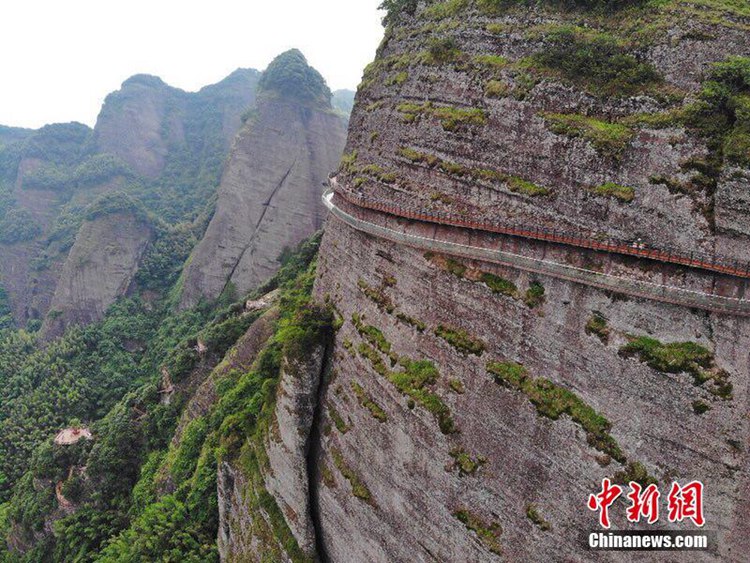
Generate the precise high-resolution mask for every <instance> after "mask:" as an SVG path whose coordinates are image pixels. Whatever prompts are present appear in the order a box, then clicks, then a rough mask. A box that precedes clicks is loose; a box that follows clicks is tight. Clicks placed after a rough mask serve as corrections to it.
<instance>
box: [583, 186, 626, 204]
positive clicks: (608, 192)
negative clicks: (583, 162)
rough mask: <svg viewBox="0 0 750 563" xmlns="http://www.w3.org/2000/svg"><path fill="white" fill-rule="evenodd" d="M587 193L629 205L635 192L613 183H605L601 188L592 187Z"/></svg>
mask: <svg viewBox="0 0 750 563" xmlns="http://www.w3.org/2000/svg"><path fill="white" fill-rule="evenodd" d="M589 191H590V192H591V193H593V194H596V195H601V196H605V197H611V198H613V199H616V200H618V201H621V202H623V203H630V202H632V201H633V199H635V190H634V189H633V188H631V187H630V186H621V185H620V184H615V183H614V182H607V183H605V184H602V185H601V186H592V187H591V188H589Z"/></svg>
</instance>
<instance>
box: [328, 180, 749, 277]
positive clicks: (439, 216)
mask: <svg viewBox="0 0 750 563" xmlns="http://www.w3.org/2000/svg"><path fill="white" fill-rule="evenodd" d="M331 185H332V186H333V190H334V192H335V193H336V194H337V195H338V196H340V197H342V198H343V199H344V200H346V201H348V202H349V203H351V204H352V205H356V206H357V207H363V208H365V209H372V210H373V211H380V212H382V213H388V214H390V215H396V216H398V217H403V218H406V219H414V220H417V221H426V222H430V223H438V224H440V225H449V226H453V227H463V228H467V229H474V230H478V231H485V232H490V233H498V234H504V235H511V236H517V237H523V238H529V239H534V240H542V241H547V242H555V243H559V244H567V245H570V246H577V247H579V248H587V249H591V250H600V251H603V252H611V253H616V254H624V255H628V256H635V257H638V258H646V259H649V260H657V261H659V262H666V263H670V264H678V265H681V266H688V267H690V268H698V269H702V270H708V271H711V272H718V273H721V274H727V275H730V276H736V277H741V278H746V279H750V261H748V262H740V261H739V260H734V259H732V258H728V257H724V256H721V255H718V254H716V255H708V254H705V253H698V252H692V253H690V254H685V253H684V252H683V251H679V250H676V249H669V248H667V249H664V248H662V249H659V248H652V247H648V246H646V245H644V244H640V243H634V242H629V241H624V240H617V239H607V240H598V239H597V238H594V237H592V236H589V235H585V234H581V233H570V232H566V231H558V230H556V229H547V228H544V227H532V226H529V225H525V224H522V223H513V222H508V221H493V222H489V223H488V222H483V221H472V220H469V219H467V218H466V217H463V216H461V215H456V214H454V213H443V212H430V211H427V210H424V209H419V208H417V207H413V206H403V205H395V204H393V203H390V202H384V201H379V200H376V199H372V198H366V197H365V196H363V195H362V194H357V193H354V192H351V191H349V190H345V189H343V188H342V187H341V186H340V185H339V183H338V181H337V180H336V178H332V179H331Z"/></svg>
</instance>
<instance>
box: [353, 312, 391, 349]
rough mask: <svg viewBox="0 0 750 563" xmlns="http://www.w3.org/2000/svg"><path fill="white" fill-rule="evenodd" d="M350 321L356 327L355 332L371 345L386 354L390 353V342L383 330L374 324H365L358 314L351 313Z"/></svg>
mask: <svg viewBox="0 0 750 563" xmlns="http://www.w3.org/2000/svg"><path fill="white" fill-rule="evenodd" d="M352 323H354V326H355V327H356V329H357V332H359V334H360V335H361V336H362V337H363V338H364V339H365V340H367V341H368V342H369V343H370V344H371V345H373V346H374V347H375V348H377V349H378V350H380V352H382V353H383V354H385V355H386V356H387V355H389V354H390V353H391V343H390V342H388V340H387V339H386V337H385V335H384V334H383V332H382V331H381V330H380V329H379V328H378V327H375V326H372V325H366V324H364V323H363V322H362V319H361V318H360V316H359V315H357V314H354V315H352Z"/></svg>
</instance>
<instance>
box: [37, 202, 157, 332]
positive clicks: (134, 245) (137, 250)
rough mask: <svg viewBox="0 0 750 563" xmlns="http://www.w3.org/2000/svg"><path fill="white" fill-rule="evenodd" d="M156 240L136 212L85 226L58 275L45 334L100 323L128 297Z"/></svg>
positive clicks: (96, 221)
mask: <svg viewBox="0 0 750 563" xmlns="http://www.w3.org/2000/svg"><path fill="white" fill-rule="evenodd" d="M153 236H154V230H153V227H152V226H151V225H150V224H149V222H148V221H147V220H145V219H143V218H142V217H141V216H140V215H138V214H136V213H128V212H124V213H117V214H114V215H102V216H98V217H96V218H94V219H93V220H91V221H87V222H86V223H84V225H83V227H82V228H81V230H80V231H79V233H78V235H77V236H76V242H75V244H74V245H73V248H72V249H71V251H70V254H69V255H68V258H67V260H66V262H65V266H64V267H63V269H62V272H61V274H60V279H59V281H58V284H57V289H56V290H55V296H54V298H53V299H52V304H51V307H50V312H49V314H48V315H47V319H46V320H45V323H44V326H43V333H44V334H45V336H46V337H48V338H49V337H54V336H58V335H59V334H61V333H62V331H63V330H64V328H65V327H67V326H69V325H71V324H81V325H84V324H88V323H91V322H95V321H97V320H100V319H101V318H102V317H103V316H104V313H105V312H106V310H107V309H108V308H109V306H110V305H112V303H114V302H115V300H116V299H117V298H118V297H121V296H123V295H125V294H126V293H127V291H128V288H129V287H130V284H131V282H132V281H133V278H134V276H135V274H136V272H137V271H138V265H139V263H140V259H141V256H142V255H143V253H144V251H145V249H146V247H147V246H148V244H149V242H151V240H152V239H153Z"/></svg>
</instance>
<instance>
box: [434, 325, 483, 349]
mask: <svg viewBox="0 0 750 563" xmlns="http://www.w3.org/2000/svg"><path fill="white" fill-rule="evenodd" d="M435 336H438V337H440V338H442V339H443V340H445V341H446V342H447V343H448V344H450V345H451V346H453V347H454V348H455V349H456V350H458V351H459V352H461V353H462V354H474V355H475V356H481V355H482V354H483V353H484V350H485V347H486V346H485V344H484V342H482V341H481V340H479V339H478V338H475V337H473V336H471V335H470V334H469V333H468V332H466V331H465V330H463V329H459V328H453V327H449V326H446V325H442V324H441V325H438V327H437V328H436V329H435Z"/></svg>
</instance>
